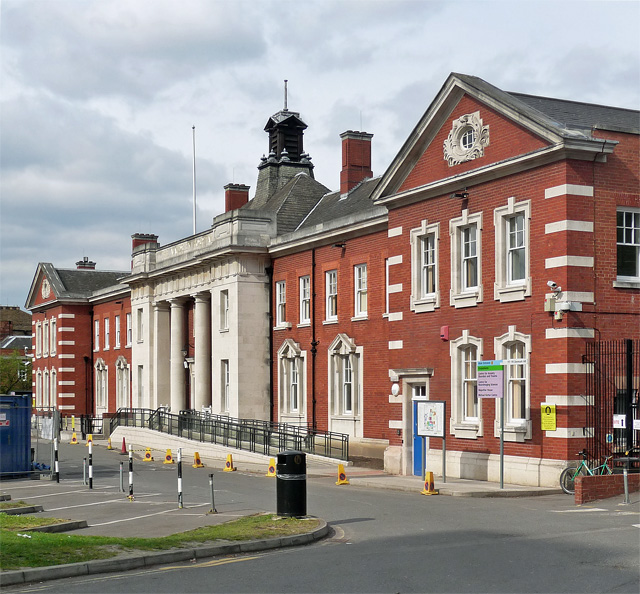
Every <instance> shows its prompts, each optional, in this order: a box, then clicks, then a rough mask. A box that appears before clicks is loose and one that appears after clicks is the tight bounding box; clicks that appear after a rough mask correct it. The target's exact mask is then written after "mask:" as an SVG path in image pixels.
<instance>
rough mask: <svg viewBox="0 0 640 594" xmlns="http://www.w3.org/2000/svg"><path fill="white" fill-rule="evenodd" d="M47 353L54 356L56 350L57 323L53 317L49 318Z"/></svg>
mask: <svg viewBox="0 0 640 594" xmlns="http://www.w3.org/2000/svg"><path fill="white" fill-rule="evenodd" d="M49 338H50V345H49V354H50V355H51V356H52V357H54V356H55V355H56V354H57V352H58V323H57V320H56V319H55V318H51V320H49Z"/></svg>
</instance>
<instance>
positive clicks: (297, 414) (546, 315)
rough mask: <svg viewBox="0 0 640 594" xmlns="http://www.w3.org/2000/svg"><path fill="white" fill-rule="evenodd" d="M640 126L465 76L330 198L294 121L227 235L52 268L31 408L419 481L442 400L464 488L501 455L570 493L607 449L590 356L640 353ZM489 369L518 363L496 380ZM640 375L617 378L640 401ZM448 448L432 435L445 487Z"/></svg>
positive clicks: (367, 154)
mask: <svg viewBox="0 0 640 594" xmlns="http://www.w3.org/2000/svg"><path fill="white" fill-rule="evenodd" d="M639 121H640V113H639V112H638V111H634V110H627V109H620V108H614V107H606V106H599V105H592V104H586V103H578V102H574V101H565V100H557V99H549V98H544V97H536V96H530V95H523V94H519V93H507V92H504V91H502V90H500V89H498V88H496V87H494V86H492V85H490V84H488V83H486V82H485V81H483V80H481V79H479V78H476V77H471V76H466V75H458V74H452V75H451V76H450V77H449V78H448V79H447V81H446V82H445V84H444V86H443V87H442V89H441V90H440V92H439V93H438V94H437V96H436V97H435V99H434V100H433V102H432V103H431V105H430V106H429V107H428V109H427V111H426V112H425V114H424V116H423V117H422V118H421V119H420V121H419V122H418V123H417V125H416V127H415V128H414V130H413V131H412V133H411V134H410V135H409V137H408V138H407V140H406V142H405V143H404V145H403V146H402V147H401V149H400V151H399V152H398V154H397V156H396V157H395V158H394V160H393V161H392V163H391V164H390V165H389V167H388V168H387V170H386V171H385V172H384V174H383V175H382V176H381V177H377V178H374V177H373V172H372V170H371V149H372V135H371V134H368V133H365V132H356V131H347V132H345V133H343V134H342V135H341V138H342V171H341V174H340V190H339V191H336V192H331V191H329V190H328V189H327V188H326V187H325V186H323V185H322V184H321V183H320V182H318V181H316V180H315V178H314V174H313V165H312V164H311V161H310V157H309V155H308V154H307V153H306V152H305V151H304V150H303V145H302V142H303V131H304V129H305V128H306V124H305V123H304V122H303V120H302V119H301V117H300V114H298V113H297V112H290V111H288V110H287V109H286V108H285V109H284V110H281V111H280V112H278V113H276V114H274V115H273V116H272V117H271V118H270V119H269V120H268V122H267V125H266V127H265V131H266V132H267V133H268V135H269V154H268V157H263V159H262V160H261V162H260V164H259V166H258V171H259V173H258V179H257V185H256V191H255V194H254V197H253V199H251V200H248V197H249V186H245V185H236V184H231V185H229V186H226V187H225V189H226V190H227V200H226V205H227V212H225V213H223V214H221V215H219V216H217V217H215V218H214V220H213V223H212V226H211V229H209V230H206V231H204V232H201V233H199V234H197V235H195V236H192V237H188V238H184V239H181V240H179V241H176V242H173V243H172V244H169V245H167V246H162V247H161V246H160V244H159V243H158V241H157V240H158V238H157V236H155V235H134V236H133V239H134V243H133V254H132V269H131V271H130V272H120V273H117V272H99V271H96V270H94V269H93V267H92V266H91V265H90V263H88V262H80V263H79V265H80V266H79V268H82V269H81V270H64V269H56V268H54V267H53V266H52V265H51V264H40V265H39V267H38V270H37V272H36V275H35V278H34V281H33V284H32V287H31V291H30V293H29V300H28V303H27V308H28V309H30V310H31V311H32V312H33V327H34V333H33V335H34V349H35V354H36V358H35V364H34V392H35V393H36V395H37V401H38V403H39V405H41V406H48V405H53V404H57V405H58V407H59V408H60V409H61V410H62V411H63V413H66V414H72V413H75V414H81V413H83V412H91V413H98V414H99V413H101V412H106V411H113V410H115V409H116V408H118V407H120V406H135V407H145V408H156V407H157V406H161V405H163V406H171V407H172V409H173V410H174V411H177V410H182V409H184V408H197V409H200V408H201V407H205V408H208V409H209V410H211V411H212V412H214V413H217V414H223V415H224V414H226V415H230V416H240V417H243V416H246V417H251V418H261V419H262V418H269V419H270V420H272V421H280V422H287V423H293V424H301V425H305V426H309V427H313V428H315V429H319V430H328V431H334V432H339V433H345V434H348V435H349V437H350V440H349V443H350V453H351V455H352V457H366V458H373V459H377V460H379V461H380V463H381V464H382V463H384V467H385V468H386V469H387V470H388V471H389V472H394V473H403V474H411V473H415V474H420V473H421V472H422V469H423V468H424V463H425V460H424V459H423V455H422V446H423V443H424V442H423V440H422V437H421V436H420V435H419V433H420V430H419V427H418V426H417V423H418V421H419V420H420V421H421V420H422V419H421V418H420V415H419V414H418V411H420V410H422V409H423V407H425V406H428V403H429V402H433V401H437V402H444V404H445V407H446V409H445V410H446V413H445V415H444V419H441V420H443V427H444V436H445V438H446V464H447V472H448V474H449V475H451V476H459V477H468V478H484V479H489V480H498V477H499V473H500V467H501V460H502V461H503V469H504V479H505V480H506V481H507V482H514V483H523V484H533V485H538V484H541V485H551V484H557V480H558V475H559V473H560V470H561V469H562V468H563V467H564V466H565V464H566V460H574V459H575V453H576V452H577V451H578V450H580V449H582V448H583V447H585V445H587V442H588V440H589V439H592V436H593V435H594V427H593V426H592V425H591V420H590V418H589V416H588V410H591V409H594V408H595V407H596V406H597V405H596V406H594V400H593V399H592V398H591V397H590V396H589V395H587V391H586V378H587V377H588V376H589V372H591V371H593V365H592V363H591V362H585V359H584V355H585V352H586V347H587V343H588V342H590V341H602V340H609V339H618V338H628V339H639V338H640V318H639V316H640V191H639V180H638V172H639V169H640V168H639V167H638V164H639V162H640V146H639V145H640V127H639ZM87 268H89V269H87ZM132 317H133V318H134V319H133V320H132ZM52 336H55V337H57V338H56V339H55V340H54V341H53V342H52V338H51V337H52ZM269 351H270V352H269ZM479 362H491V363H493V366H496V365H498V366H500V365H501V366H502V367H503V369H502V370H501V373H502V374H503V376H502V377H501V378H499V381H497V380H496V382H494V385H493V386H492V387H491V386H487V384H486V382H485V381H484V380H483V378H482V377H480V378H479V376H478V363H479ZM129 367H131V368H133V369H134V372H133V373H130V372H129V371H128V370H129ZM497 371H499V370H497ZM639 376H640V373H639V372H638V370H637V369H636V371H635V372H634V373H633V375H632V377H631V380H630V381H628V380H627V377H626V376H624V377H623V376H622V375H620V374H618V375H616V373H614V374H613V375H611V377H610V380H609V381H610V383H611V384H613V385H614V391H615V390H618V391H623V392H625V393H626V394H627V397H628V398H629V402H630V401H631V399H633V398H634V399H635V401H636V403H637V394H638V388H639V387H640V385H639V384H640V377H639ZM496 377H498V376H497V375H496ZM52 386H53V387H52ZM53 390H55V393H54V392H53ZM498 392H501V393H502V398H496V396H497V395H498ZM502 404H504V416H503V414H502V406H501V405H502ZM634 411H635V412H634V414H635V419H636V421H635V422H636V424H637V422H638V409H637V408H635V409H634ZM607 414H608V413H607ZM503 418H504V422H503V420H502V419H503ZM543 419H544V421H545V425H544V428H543V424H542V421H543ZM635 427H636V426H635V425H634V428H633V429H630V430H631V431H632V432H635V433H634V435H635V436H636V438H637V436H638V429H637V428H635ZM501 444H502V445H503V451H504V456H503V457H502V458H501V456H500V450H501ZM442 452H443V440H442V438H439V437H437V438H436V437H430V438H428V440H427V443H426V456H427V459H426V465H427V467H428V468H429V469H430V470H434V471H436V472H438V471H439V470H440V468H441V464H442V462H443V459H442Z"/></svg>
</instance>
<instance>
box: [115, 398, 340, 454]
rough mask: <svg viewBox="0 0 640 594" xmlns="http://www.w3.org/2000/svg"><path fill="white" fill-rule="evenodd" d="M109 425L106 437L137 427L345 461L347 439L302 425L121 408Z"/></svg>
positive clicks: (244, 447)
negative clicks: (124, 429)
mask: <svg viewBox="0 0 640 594" xmlns="http://www.w3.org/2000/svg"><path fill="white" fill-rule="evenodd" d="M109 425H110V427H109V433H113V431H115V429H116V427H140V428H144V429H153V430H154V431H161V432H162V433H167V434H168V435H174V436H176V437H185V438H187V439H192V440H196V441H201V442H203V443H213V444H217V445H222V446H225V447H232V448H236V449H239V450H245V451H249V452H256V453H259V454H264V455H267V456H269V455H271V456H275V455H276V454H277V453H278V452H280V451H282V450H299V451H302V452H306V453H307V454H315V455H317V456H325V457H328V458H336V459H338V460H345V461H346V460H348V459H349V436H348V435H346V434H344V433H334V432H332V431H319V430H315V431H314V430H313V429H312V428H310V427H308V426H304V425H302V426H298V425H290V424H288V423H269V422H268V421H260V420H257V419H234V418H231V417H226V416H224V415H215V414H208V413H201V412H198V411H181V412H180V413H179V414H177V415H176V414H172V413H170V412H168V411H167V410H166V409H163V408H159V409H157V410H151V409H147V408H121V409H119V410H118V411H117V412H116V413H115V415H114V416H113V417H112V418H111V419H110V420H109Z"/></svg>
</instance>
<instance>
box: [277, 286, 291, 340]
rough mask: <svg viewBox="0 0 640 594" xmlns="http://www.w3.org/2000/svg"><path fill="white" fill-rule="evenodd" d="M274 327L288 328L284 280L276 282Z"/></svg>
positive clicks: (289, 325)
mask: <svg viewBox="0 0 640 594" xmlns="http://www.w3.org/2000/svg"><path fill="white" fill-rule="evenodd" d="M275 289H276V328H290V327H291V324H289V323H287V283H286V281H283V280H281V281H277V282H276V286H275Z"/></svg>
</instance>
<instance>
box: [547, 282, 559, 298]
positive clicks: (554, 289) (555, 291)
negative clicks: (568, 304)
mask: <svg viewBox="0 0 640 594" xmlns="http://www.w3.org/2000/svg"><path fill="white" fill-rule="evenodd" d="M547 285H549V288H550V289H551V290H552V291H553V292H554V293H555V294H556V295H557V294H558V293H560V292H561V291H562V287H559V286H558V285H556V283H554V282H553V281H547Z"/></svg>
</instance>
